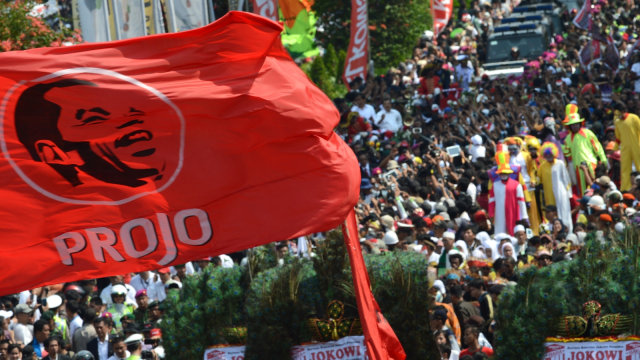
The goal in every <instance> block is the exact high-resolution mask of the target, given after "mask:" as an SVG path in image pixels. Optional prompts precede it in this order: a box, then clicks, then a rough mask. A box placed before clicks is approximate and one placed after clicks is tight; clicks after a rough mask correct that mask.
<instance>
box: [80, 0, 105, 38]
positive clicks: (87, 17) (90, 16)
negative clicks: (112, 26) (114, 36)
mask: <svg viewBox="0 0 640 360" xmlns="http://www.w3.org/2000/svg"><path fill="white" fill-rule="evenodd" d="M78 19H79V21H80V29H81V31H82V38H83V39H84V41H87V42H98V41H109V40H111V35H110V34H109V8H108V6H107V0H78Z"/></svg>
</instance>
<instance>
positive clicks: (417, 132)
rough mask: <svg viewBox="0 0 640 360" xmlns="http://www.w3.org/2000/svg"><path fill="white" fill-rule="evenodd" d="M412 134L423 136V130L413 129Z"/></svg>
mask: <svg viewBox="0 0 640 360" xmlns="http://www.w3.org/2000/svg"><path fill="white" fill-rule="evenodd" d="M411 132H412V133H414V134H422V128H419V127H414V128H413V129H411Z"/></svg>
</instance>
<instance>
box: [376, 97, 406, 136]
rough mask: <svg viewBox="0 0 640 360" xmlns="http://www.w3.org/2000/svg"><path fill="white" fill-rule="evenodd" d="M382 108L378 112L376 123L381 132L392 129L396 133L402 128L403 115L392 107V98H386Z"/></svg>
mask: <svg viewBox="0 0 640 360" xmlns="http://www.w3.org/2000/svg"><path fill="white" fill-rule="evenodd" d="M382 108H383V109H382V110H381V111H379V112H378V113H377V114H376V118H375V125H376V126H377V127H378V128H379V129H380V132H381V133H385V132H387V131H391V132H393V133H394V134H395V133H397V132H398V130H400V129H402V115H400V112H399V111H398V110H396V109H394V108H392V107H391V100H389V99H385V100H384V101H383V102H382Z"/></svg>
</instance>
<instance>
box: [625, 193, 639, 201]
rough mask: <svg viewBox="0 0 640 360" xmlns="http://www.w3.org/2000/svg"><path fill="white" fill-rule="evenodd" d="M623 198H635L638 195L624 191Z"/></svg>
mask: <svg viewBox="0 0 640 360" xmlns="http://www.w3.org/2000/svg"><path fill="white" fill-rule="evenodd" d="M622 199H623V200H635V199H636V197H635V196H633V194H632V193H624V194H622Z"/></svg>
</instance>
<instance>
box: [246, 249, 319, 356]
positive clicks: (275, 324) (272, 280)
mask: <svg viewBox="0 0 640 360" xmlns="http://www.w3.org/2000/svg"><path fill="white" fill-rule="evenodd" d="M317 288H318V283H317V279H316V277H315V272H314V271H313V266H312V265H311V263H310V262H309V261H306V260H301V259H295V260H293V261H292V262H290V263H288V264H285V265H283V266H282V267H276V268H272V269H269V270H266V271H263V272H262V273H260V274H259V275H258V276H257V277H255V278H254V279H253V282H252V283H251V289H250V291H249V293H248V297H247V306H246V311H247V318H248V321H247V323H248V324H247V327H248V338H247V347H246V352H245V359H256V360H257V359H274V360H277V359H289V358H290V357H291V353H290V351H291V347H292V346H293V345H296V344H300V343H303V342H307V341H309V340H311V332H310V331H309V329H308V327H307V319H308V317H309V315H310V314H312V313H314V312H315V309H317V308H318V307H319V306H320V305H321V298H320V296H319V293H318V291H317Z"/></svg>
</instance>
